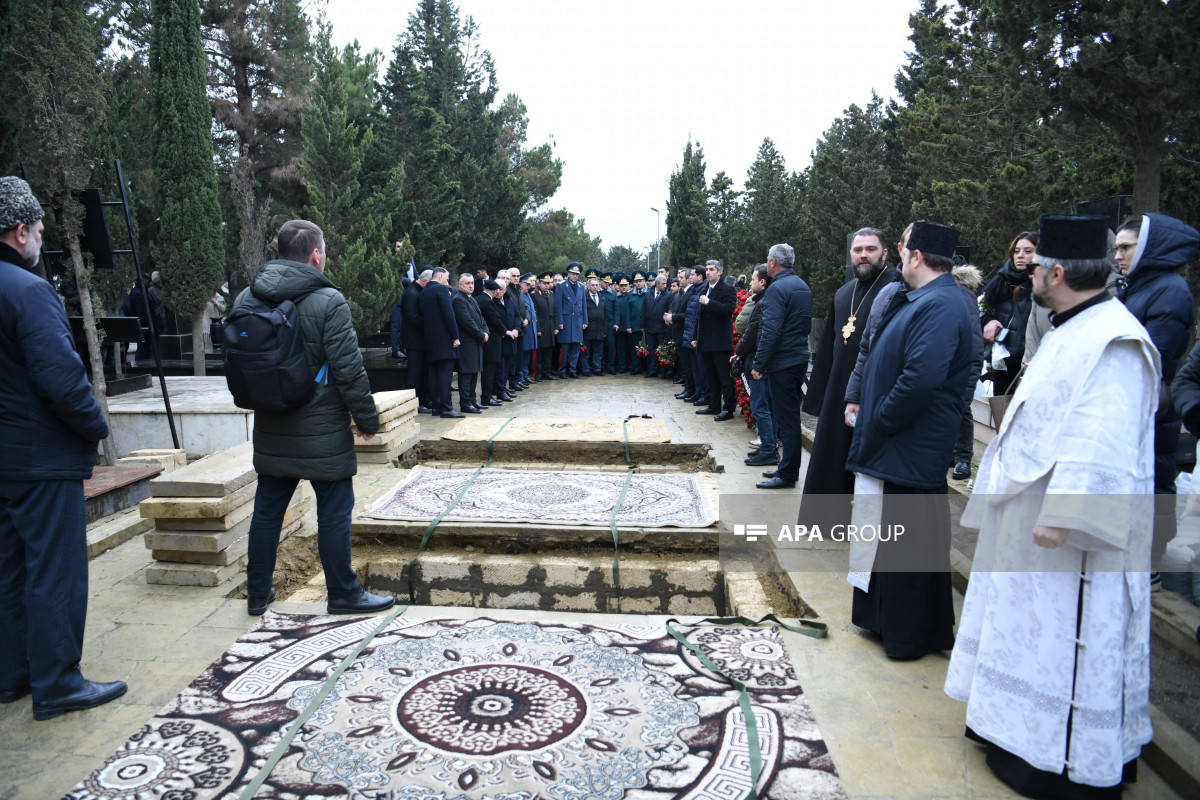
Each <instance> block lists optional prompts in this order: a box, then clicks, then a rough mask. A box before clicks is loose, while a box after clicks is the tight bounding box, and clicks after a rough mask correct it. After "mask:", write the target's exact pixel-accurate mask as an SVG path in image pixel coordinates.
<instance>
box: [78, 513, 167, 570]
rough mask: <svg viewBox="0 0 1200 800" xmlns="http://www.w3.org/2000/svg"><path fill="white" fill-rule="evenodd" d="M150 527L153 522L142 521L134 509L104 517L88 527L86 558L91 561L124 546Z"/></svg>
mask: <svg viewBox="0 0 1200 800" xmlns="http://www.w3.org/2000/svg"><path fill="white" fill-rule="evenodd" d="M152 527H154V521H153V520H149V519H143V518H142V516H141V514H139V513H138V510H137V509H136V508H127V509H125V510H124V511H120V512H118V513H116V514H114V515H112V516H110V517H105V518H104V519H102V520H99V521H97V522H96V523H95V524H94V525H89V526H88V529H87V547H88V558H89V559H92V558H95V557H96V556H98V555H100V554H101V553H105V552H107V551H109V550H112V549H113V548H114V547H116V546H117V545H119V544H124V543H125V542H127V541H129V540H130V539H132V538H133V537H135V536H137V535H138V534H139V533H145V532H146V531H147V530H149V529H150V528H152Z"/></svg>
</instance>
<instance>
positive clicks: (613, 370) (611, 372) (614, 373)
mask: <svg viewBox="0 0 1200 800" xmlns="http://www.w3.org/2000/svg"><path fill="white" fill-rule="evenodd" d="M608 374H609V375H616V374H617V371H616V370H615V369H610V370H609V371H608Z"/></svg>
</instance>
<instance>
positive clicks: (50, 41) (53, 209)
mask: <svg viewBox="0 0 1200 800" xmlns="http://www.w3.org/2000/svg"><path fill="white" fill-rule="evenodd" d="M8 11H9V13H11V15H12V17H11V19H12V20H14V24H13V25H12V27H11V28H9V29H8V31H7V33H8V34H9V36H10V38H9V39H8V40H7V42H6V47H5V63H6V65H8V66H10V67H12V69H11V71H9V72H8V73H7V75H6V77H7V78H8V80H9V81H11V83H12V85H13V88H14V94H13V96H15V97H19V98H20V99H21V100H20V107H21V110H22V111H23V112H24V119H23V120H22V122H21V125H20V129H21V135H22V138H21V140H20V141H21V145H20V150H19V151H18V153H17V156H18V158H19V160H20V161H22V162H24V164H25V166H26V167H27V169H28V174H29V179H30V183H31V185H32V187H33V190H34V193H35V194H36V195H37V196H38V199H39V200H41V201H42V202H43V203H46V204H48V206H49V213H48V214H47V218H46V226H47V228H48V229H49V230H48V232H47V238H48V239H51V237H53V236H55V235H56V236H57V239H58V243H59V245H60V246H61V248H62V250H64V251H65V252H66V253H67V254H68V255H69V257H70V260H71V268H72V272H73V274H74V279H75V283H76V287H77V288H78V291H79V302H80V307H81V313H82V315H83V328H84V334H85V337H86V340H87V345H88V355H89V358H90V367H91V378H92V390H93V392H94V393H95V395H96V400H97V401H98V402H99V404H100V410H101V411H102V412H103V413H104V414H105V415H106V416H107V414H108V398H107V396H106V383H105V379H104V367H103V364H102V362H101V355H100V337H99V335H98V334H97V330H96V319H95V309H94V307H93V304H92V296H91V275H92V269H91V267H90V266H89V265H88V264H86V263H85V261H84V257H83V252H82V250H81V248H80V244H79V237H80V236H81V234H82V233H83V206H82V205H81V204H80V202H79V200H78V199H77V198H78V196H79V193H80V192H81V191H83V189H85V188H87V183H88V179H89V177H90V175H91V167H90V165H89V164H88V163H86V161H85V156H86V154H87V153H88V151H89V150H90V149H91V142H92V134H93V131H94V130H95V128H97V127H98V126H100V125H101V124H102V121H103V116H102V115H103V113H104V108H105V103H104V96H103V94H102V91H101V89H102V87H101V84H100V83H99V82H97V81H96V79H95V74H96V62H97V61H98V60H99V59H100V53H101V51H102V49H103V47H104V46H105V45H106V44H107V43H106V42H105V41H103V39H102V38H101V36H100V35H99V33H100V27H99V25H97V21H96V20H95V19H93V18H91V17H90V16H89V15H88V13H87V10H86V7H85V6H84V4H82V3H77V2H71V1H70V0H49V1H47V0H40V2H39V1H36V0H10V2H9V6H8ZM47 249H51V248H49V247H48V248H47ZM44 269H45V265H44V264H41V263H39V265H38V271H39V272H40V274H42V276H43V277H45V276H46V272H45V271H44ZM103 453H104V457H105V461H106V462H107V463H108V464H110V465H111V464H114V463H115V462H116V455H117V449H116V444H115V442H114V440H113V436H112V434H111V433H110V434H109V436H108V438H107V439H105V441H104V443H103Z"/></svg>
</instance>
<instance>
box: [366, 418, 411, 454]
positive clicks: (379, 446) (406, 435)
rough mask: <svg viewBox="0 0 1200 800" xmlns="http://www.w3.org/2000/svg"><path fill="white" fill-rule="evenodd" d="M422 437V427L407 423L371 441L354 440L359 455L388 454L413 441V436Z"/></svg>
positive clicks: (380, 434)
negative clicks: (406, 442)
mask: <svg viewBox="0 0 1200 800" xmlns="http://www.w3.org/2000/svg"><path fill="white" fill-rule="evenodd" d="M414 434H415V435H416V436H417V437H420V435H421V427H420V425H418V424H417V423H416V422H406V423H404V424H402V425H399V426H397V427H395V428H392V429H390V430H386V431H382V432H380V433H377V434H375V435H374V436H372V437H371V438H370V439H365V440H364V439H359V438H358V437H357V436H356V437H355V438H354V451H355V452H357V453H364V452H365V453H386V452H387V451H389V450H395V449H396V447H397V445H399V444H400V443H402V442H404V441H406V440H408V439H411V438H412V437H413V435H414Z"/></svg>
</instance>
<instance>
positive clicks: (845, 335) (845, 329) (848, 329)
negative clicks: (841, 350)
mask: <svg viewBox="0 0 1200 800" xmlns="http://www.w3.org/2000/svg"><path fill="white" fill-rule="evenodd" d="M852 333H854V315H853V314H851V315H850V318H849V319H848V320H846V324H845V325H843V326H842V342H843V343H846V342H849V341H850V334H852Z"/></svg>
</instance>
